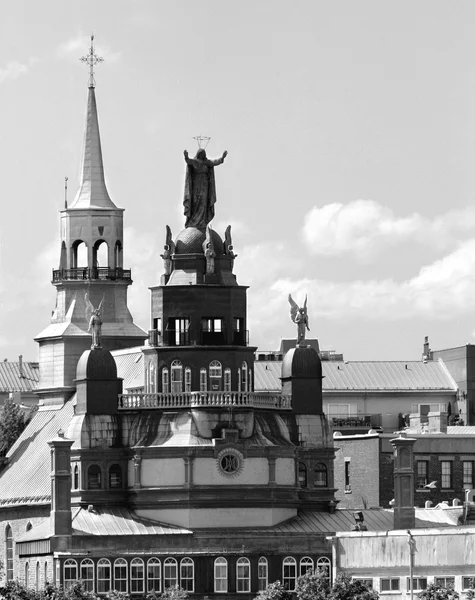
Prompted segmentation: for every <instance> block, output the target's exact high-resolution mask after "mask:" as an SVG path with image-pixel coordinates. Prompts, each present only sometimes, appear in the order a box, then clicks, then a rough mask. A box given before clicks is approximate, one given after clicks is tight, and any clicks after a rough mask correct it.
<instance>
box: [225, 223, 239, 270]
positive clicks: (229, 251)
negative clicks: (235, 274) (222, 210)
mask: <svg viewBox="0 0 475 600" xmlns="http://www.w3.org/2000/svg"><path fill="white" fill-rule="evenodd" d="M224 254H226V255H227V256H229V257H230V258H231V269H232V268H233V267H234V259H235V258H237V254H234V247H233V240H232V238H231V225H228V226H227V227H226V231H225V233H224Z"/></svg>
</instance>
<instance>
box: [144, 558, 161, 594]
mask: <svg viewBox="0 0 475 600" xmlns="http://www.w3.org/2000/svg"><path fill="white" fill-rule="evenodd" d="M161 581H162V563H161V562H160V560H159V559H158V558H155V557H152V558H149V559H148V561H147V591H148V592H160V591H161V589H162V586H161Z"/></svg>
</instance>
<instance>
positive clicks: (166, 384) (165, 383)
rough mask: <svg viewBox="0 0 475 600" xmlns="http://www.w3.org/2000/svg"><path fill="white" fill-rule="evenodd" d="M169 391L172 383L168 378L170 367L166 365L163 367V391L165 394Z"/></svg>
mask: <svg viewBox="0 0 475 600" xmlns="http://www.w3.org/2000/svg"><path fill="white" fill-rule="evenodd" d="M169 391H170V384H169V380H168V369H167V368H166V367H164V368H163V369H162V392H163V393H164V394H168V392H169Z"/></svg>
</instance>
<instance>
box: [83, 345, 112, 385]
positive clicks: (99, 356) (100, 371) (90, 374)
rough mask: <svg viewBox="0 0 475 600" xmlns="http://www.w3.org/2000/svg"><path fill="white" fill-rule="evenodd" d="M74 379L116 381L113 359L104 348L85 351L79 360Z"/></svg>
mask: <svg viewBox="0 0 475 600" xmlns="http://www.w3.org/2000/svg"><path fill="white" fill-rule="evenodd" d="M76 379H89V380H91V379H92V380H97V379H100V380H104V379H117V365H116V364H115V360H114V357H113V356H112V354H111V353H110V352H109V351H108V350H105V349H104V348H94V349H93V350H86V351H85V352H83V354H82V356H81V358H80V359H79V362H78V366H77V369H76Z"/></svg>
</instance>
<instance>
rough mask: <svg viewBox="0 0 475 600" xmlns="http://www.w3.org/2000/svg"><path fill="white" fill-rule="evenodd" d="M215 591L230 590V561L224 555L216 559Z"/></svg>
mask: <svg viewBox="0 0 475 600" xmlns="http://www.w3.org/2000/svg"><path fill="white" fill-rule="evenodd" d="M214 591H215V592H227V591H228V561H227V560H226V559H225V558H223V557H222V556H220V557H219V558H217V559H216V560H215V561H214Z"/></svg>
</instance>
